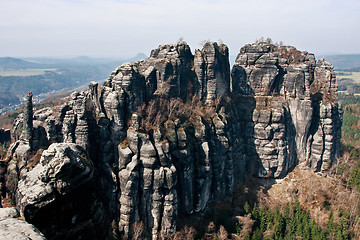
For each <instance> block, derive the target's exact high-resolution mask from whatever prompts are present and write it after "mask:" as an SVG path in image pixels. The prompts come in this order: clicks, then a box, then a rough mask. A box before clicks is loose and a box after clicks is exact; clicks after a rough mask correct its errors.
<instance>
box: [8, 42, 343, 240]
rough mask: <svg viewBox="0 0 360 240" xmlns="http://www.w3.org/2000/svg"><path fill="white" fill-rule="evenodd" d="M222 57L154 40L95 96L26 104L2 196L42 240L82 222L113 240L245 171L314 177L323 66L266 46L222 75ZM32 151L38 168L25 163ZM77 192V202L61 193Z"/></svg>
mask: <svg viewBox="0 0 360 240" xmlns="http://www.w3.org/2000/svg"><path fill="white" fill-rule="evenodd" d="M228 57H229V54H228V48H227V47H226V46H225V45H224V44H219V45H218V44H217V43H211V42H207V43H205V44H204V46H203V49H202V50H196V51H195V55H193V54H192V53H191V50H190V47H189V46H188V45H187V44H186V43H185V42H179V43H177V44H173V45H161V46H159V47H158V48H157V49H154V50H153V51H152V52H151V55H150V57H149V58H148V59H145V60H142V61H138V62H133V63H126V64H123V65H121V66H120V67H118V68H116V69H115V71H113V72H112V73H111V75H110V76H109V78H108V79H107V80H105V82H104V85H103V87H102V88H101V90H100V91H99V86H98V84H97V83H94V82H93V83H91V84H90V86H89V91H87V92H81V93H78V92H75V93H73V94H72V95H71V96H70V97H69V99H68V103H67V104H64V105H63V106H61V108H60V110H59V112H58V113H57V112H56V111H54V110H52V109H43V110H39V111H36V112H35V113H34V114H33V117H31V116H32V111H30V109H28V110H27V113H25V114H24V115H22V116H21V117H20V118H19V119H17V120H16V121H15V123H14V128H13V133H14V139H20V140H18V141H16V142H15V143H14V144H13V145H12V146H11V147H10V149H9V153H8V161H7V162H8V165H7V172H8V177H7V185H6V186H7V195H8V196H9V197H13V198H14V196H15V195H16V196H17V197H16V202H17V207H18V208H19V209H20V210H21V211H20V212H21V214H22V215H23V216H25V218H26V219H27V220H28V221H29V222H33V223H34V225H35V226H37V227H38V228H39V229H40V230H42V231H43V233H44V234H45V235H46V236H47V237H49V238H50V239H57V237H58V235H56V234H54V232H53V231H54V230H53V229H57V230H56V231H57V232H61V233H63V234H64V235H61V237H69V236H72V235H71V234H72V232H71V231H70V232H69V226H73V227H75V229H77V231H76V234H77V235H76V236H82V235H81V234H85V235H86V234H87V231H88V230H87V229H89V228H90V227H93V228H94V229H96V231H99V232H97V233H96V234H95V233H94V234H92V236H93V238H92V239H104V238H106V237H107V235H106V233H105V229H106V226H105V225H106V224H108V223H110V222H112V227H113V232H114V234H116V235H119V234H120V235H122V236H125V237H131V236H132V233H133V231H134V228H135V227H136V226H137V225H136V224H135V225H134V223H137V222H142V223H143V224H144V226H145V229H146V230H145V233H144V236H146V237H150V238H153V239H157V238H158V237H159V236H160V237H164V238H166V237H168V236H170V235H171V234H172V233H174V231H175V230H176V223H177V220H178V219H179V218H182V217H186V216H188V215H190V214H194V213H196V212H201V211H204V210H205V209H206V207H207V206H208V204H209V203H210V202H211V201H214V200H222V199H224V198H225V197H228V196H229V197H231V196H232V194H233V192H234V191H235V188H236V186H237V184H238V183H239V182H241V181H242V180H243V179H244V178H245V176H246V174H252V175H255V176H258V177H267V178H271V177H275V178H276V177H282V176H285V175H286V174H287V173H288V172H289V171H291V169H292V168H293V167H295V166H296V165H297V164H303V165H306V166H308V167H311V168H312V169H314V171H320V170H323V169H326V168H327V167H329V166H330V165H331V164H332V163H333V162H334V161H336V157H337V155H338V153H339V143H340V135H341V133H340V128H341V110H340V109H339V107H338V105H337V103H336V92H337V86H336V82H335V74H334V70H333V67H332V66H331V65H330V64H329V63H327V62H326V61H325V60H323V59H320V60H319V61H318V62H316V60H315V57H314V55H313V54H310V53H307V52H300V51H298V50H296V49H295V48H294V47H288V46H274V45H271V44H267V43H257V44H249V45H246V46H244V47H243V48H241V50H240V53H239V55H238V57H237V59H236V63H235V65H234V66H233V68H232V69H231V71H230V65H229V60H228ZM28 106H30V105H28ZM30 121H31V122H33V123H34V124H33V125H31V124H32V123H30ZM21 123H23V126H24V127H25V126H27V128H26V129H27V130H26V132H25V133H21V135H20V134H19V133H18V132H19V131H18V130H16V129H19V126H21ZM31 126H33V128H32V130H31ZM28 130H29V131H28ZM19 135H20V137H19ZM49 144H51V145H50V147H48V146H49ZM24 146H27V147H24ZM41 149H47V150H45V151H43V152H42V150H41ZM79 149H82V150H79ZM40 150H41V151H40ZM35 151H38V153H37V154H38V156H41V159H40V163H39V164H37V165H36V164H30V165H29V163H32V162H33V161H29V157H26V154H29V153H31V152H32V154H33V155H31V154H30V156H34V153H35ZM39 151H40V152H39ZM82 154H85V155H86V157H81V156H83V155H82ZM85 155H84V156H85ZM19 157H20V158H21V161H19V160H15V159H18V158H19ZM33 158H35V156H34V157H33ZM90 159H91V160H90ZM83 160H84V161H83ZM64 161H65V162H66V164H65V163H64ZM69 164H70V165H69ZM72 164H73V165H72ZM62 166H63V167H62ZM70 166H71V167H70ZM57 171H59V172H57ZM76 174H79V176H75V175H76ZM83 174H84V175H85V176H90V175H91V176H93V177H94V179H93V180H91V181H90V180H87V179H88V177H84V179H85V180H86V181H85V183H84V186H86V187H82V186H79V184H80V183H81V182H80V183H78V182H77V181H75V179H78V178H82V177H81V176H83ZM89 174H90V175H89ZM40 176H41V177H40ZM64 179H66V181H65V180H64ZM19 180H20V182H19V183H18V181H19ZM92 181H94V182H96V184H95V185H94V186H93V184H91V185H92V186H93V188H92V187H90V186H88V182H92ZM48 183H51V184H50V185H49V184H48ZM80 185H81V184H80ZM50 186H51V187H50ZM83 188H84V189H87V191H86V194H88V195H86V196H88V197H86V199H83V198H81V196H77V195H76V194H75V195H76V196H77V197H72V196H73V194H72V193H73V191H75V192H76V191H78V190H75V189H83ZM64 189H65V190H64ZM35 190H36V191H35ZM79 191H80V190H79ZM82 191H83V190H81V191H80V192H82ZM96 191H100V192H101V194H100V195H101V196H98V195H97V194H95V193H94V192H96ZM55 193H56V194H55ZM39 196H42V197H39ZM66 196H69V197H66ZM65 198H66V199H70V200H71V201H72V202H73V204H75V205H76V204H78V202H79V201H81V202H82V204H83V205H84V206H89V208H88V212H87V214H88V215H87V216H88V217H89V218H86V217H85V218H84V219H86V220H83V222H81V224H80V222H77V220H76V219H78V216H79V214H80V213H78V212H77V207H74V206H75V205H69V204H68V203H67V202H66V201H64V200H63V199H65ZM94 204H95V205H94ZM45 206H49V207H45ZM50 206H51V207H50ZM53 206H56V207H58V208H60V209H65V210H66V212H67V214H66V218H64V220H63V221H61V222H56V221H55V220H54V219H53V218H51V217H50V218H49V217H45V216H43V215H42V214H41V212H43V211H45V210H42V209H47V208H50V209H55V207H53ZM76 206H77V205H76ZM95 206H96V208H97V209H101V211H100V212H104V213H105V214H101V213H100V212H99V211H95V212H91V211H94V208H95ZM80 210H81V211H84V212H81V214H85V212H86V210H85V209H83V208H80ZM81 214H80V215H81ZM85 215H86V214H85ZM39 216H41V217H44V219H48V221H49V222H50V223H51V224H48V225H46V224H45V222H46V220H44V219H42V220H40V217H39ZM90 216H92V217H90ZM94 218H95V219H94ZM34 219H35V220H34ZM69 219H75V220H74V221H73V220H71V223H70V222H68V220H69ZM88 221H91V222H92V223H93V225H91V224H90V223H89V222H88ZM85 223H86V224H85ZM71 224H73V225H71ZM80 225H81V226H83V228H76V226H80ZM47 226H48V227H47ZM84 226H85V227H84ZM107 230H108V229H106V231H107ZM67 234H68V235H67ZM69 234H70V235H69ZM74 234H75V233H74ZM85 235H84V236H85ZM86 236H87V235H86Z"/></svg>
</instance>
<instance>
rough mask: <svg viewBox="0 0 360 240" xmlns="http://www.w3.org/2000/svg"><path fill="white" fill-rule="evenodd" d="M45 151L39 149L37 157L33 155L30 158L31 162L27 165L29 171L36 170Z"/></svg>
mask: <svg viewBox="0 0 360 240" xmlns="http://www.w3.org/2000/svg"><path fill="white" fill-rule="evenodd" d="M43 151H44V149H39V150H38V151H37V152H36V153H35V155H33V156H32V157H31V155H30V156H29V159H30V160H29V161H28V164H27V165H26V168H27V169H32V168H34V167H35V166H36V165H37V164H38V163H39V162H40V159H41V155H42V153H43Z"/></svg>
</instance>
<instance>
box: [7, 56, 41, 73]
mask: <svg viewBox="0 0 360 240" xmlns="http://www.w3.org/2000/svg"><path fill="white" fill-rule="evenodd" d="M46 67H47V66H44V64H38V63H33V62H29V61H26V60H22V59H19V58H11V57H1V58H0V68H1V69H3V70H20V69H29V68H46Z"/></svg>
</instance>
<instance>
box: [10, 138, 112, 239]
mask: <svg viewBox="0 0 360 240" xmlns="http://www.w3.org/2000/svg"><path fill="white" fill-rule="evenodd" d="M99 189H100V182H99V177H98V175H97V173H96V170H95V168H94V166H93V164H92V162H91V160H89V159H88V157H87V155H86V153H85V152H84V150H83V149H82V148H81V147H80V146H79V145H75V144H67V143H58V144H52V145H51V146H50V147H49V148H48V149H47V150H45V151H44V152H43V154H42V156H41V159H40V162H39V164H37V165H36V166H35V167H34V168H33V169H32V170H30V171H29V172H26V173H23V176H22V177H21V180H20V181H19V183H18V187H17V192H16V206H17V207H18V208H19V210H20V213H21V215H22V216H23V217H24V218H25V220H26V221H28V222H29V223H32V224H34V225H35V226H37V228H38V229H39V230H40V231H41V232H43V233H44V234H45V235H46V236H47V237H48V238H50V239H83V238H87V239H106V238H107V236H108V233H109V222H107V220H108V218H107V215H106V211H105V210H104V207H103V204H102V202H101V200H100V199H101V195H100V193H99Z"/></svg>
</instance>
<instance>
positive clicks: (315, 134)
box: [232, 43, 341, 177]
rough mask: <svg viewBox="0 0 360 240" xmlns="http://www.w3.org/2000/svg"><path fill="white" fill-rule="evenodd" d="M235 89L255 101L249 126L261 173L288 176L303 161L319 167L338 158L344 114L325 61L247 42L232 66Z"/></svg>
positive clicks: (332, 73)
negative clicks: (337, 102)
mask: <svg viewBox="0 0 360 240" xmlns="http://www.w3.org/2000/svg"><path fill="white" fill-rule="evenodd" d="M232 87H233V90H234V92H240V93H242V94H246V95H252V96H254V98H255V100H256V108H255V109H254V111H253V123H251V122H250V125H252V124H255V125H254V137H255V140H254V143H255V145H256V154H255V155H258V156H259V161H260V162H261V166H260V169H259V170H260V172H259V175H260V176H261V175H262V176H275V177H278V176H284V174H286V173H287V172H288V171H289V170H290V169H291V168H293V167H294V166H295V165H296V164H298V163H305V162H306V163H307V165H309V166H311V167H312V168H313V169H314V170H316V171H318V170H320V168H321V166H324V164H323V162H328V163H329V164H331V163H332V162H334V161H336V156H337V155H338V154H339V137H340V135H341V134H340V131H341V129H340V128H341V114H340V113H339V108H338V106H337V104H336V103H335V100H336V98H337V85H336V81H335V75H334V70H333V67H332V66H331V64H329V63H327V62H326V61H325V60H324V59H320V60H319V61H318V62H316V61H315V57H314V55H313V54H310V53H307V52H300V51H298V50H296V49H295V48H294V47H288V46H280V47H278V46H274V45H271V44H265V43H262V44H248V45H246V46H244V47H243V48H241V50H240V54H239V55H238V57H237V59H236V63H235V65H234V67H233V69H232ZM340 111H341V110H340ZM327 113H329V114H327ZM332 113H334V114H332ZM320 115H321V116H320ZM324 118H327V120H325V121H324V120H322V119H324ZM333 122H334V123H333ZM249 127H251V126H249ZM324 128H326V132H327V133H326V134H325V133H324V131H323V129H324ZM325 135H328V136H327V137H325ZM330 135H331V136H332V137H331V136H330ZM325 138H326V139H327V140H326V141H325ZM334 138H336V140H334ZM325 142H327V144H326V145H327V147H326V148H325V147H324V145H325ZM250 144H253V143H252V141H251V143H250ZM324 154H325V155H324Z"/></svg>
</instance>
